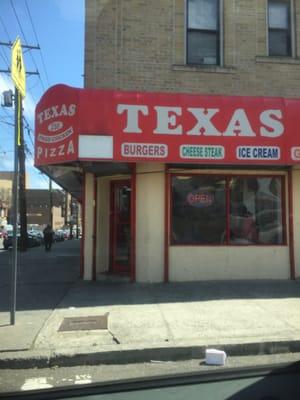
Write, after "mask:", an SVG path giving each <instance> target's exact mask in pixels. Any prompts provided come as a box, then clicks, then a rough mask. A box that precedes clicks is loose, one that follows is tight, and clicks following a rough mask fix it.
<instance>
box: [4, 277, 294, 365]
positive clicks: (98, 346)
mask: <svg viewBox="0 0 300 400" xmlns="http://www.w3.org/2000/svg"><path fill="white" fill-rule="evenodd" d="M35 313H37V314H38V315H36V314H35ZM106 313H108V329H104V330H95V329H94V330H70V331H59V328H60V326H61V324H62V322H63V320H64V318H70V317H83V316H84V317H87V316H99V315H104V314H106ZM206 347H218V348H220V349H224V350H225V351H226V352H227V353H228V355H229V356H234V355H248V354H249V355H250V354H251V355H254V354H271V353H280V352H282V353H284V352H296V351H300V284H299V283H298V282H293V281H259V282H256V281H255V282H254V281H251V282H247V281H238V282H199V283H196V282H193V283H170V284H167V285H165V284H152V285H146V284H130V283H111V282H81V281H76V282H75V283H74V284H73V285H72V286H71V287H70V289H69V290H68V291H67V293H66V294H65V295H64V297H63V298H62V300H61V301H60V302H59V303H58V304H57V306H56V307H55V309H53V310H47V309H44V310H38V311H36V310H24V311H19V312H18V314H17V319H16V326H3V325H2V326H0V368H4V367H5V368H17V367H20V368H21V367H22V368H26V367H33V366H39V367H46V366H49V365H82V364H96V363H112V364H118V363H130V362H146V361H150V360H176V359H189V358H201V357H203V354H204V350H205V348H206Z"/></svg>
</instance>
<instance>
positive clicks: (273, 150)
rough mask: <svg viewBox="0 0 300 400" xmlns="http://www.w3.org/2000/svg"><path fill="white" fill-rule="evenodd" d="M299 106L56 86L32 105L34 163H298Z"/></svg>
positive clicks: (275, 101) (263, 100) (292, 102)
mask: <svg viewBox="0 0 300 400" xmlns="http://www.w3.org/2000/svg"><path fill="white" fill-rule="evenodd" d="M299 109H300V99H283V98H278V97H277V98H271V97H245V96H243V97H240V96H202V95H199V96H198V95H188V94H171V93H141V92H122V91H115V90H92V89H75V88H70V87H68V86H64V85H57V86H54V87H52V88H51V89H49V90H48V91H47V92H46V93H45V94H44V96H43V97H42V99H41V101H40V102H39V104H38V105H37V108H36V143H35V163H36V165H43V164H52V163H64V162H69V161H73V160H78V159H82V160H83V159H89V160H103V159H106V160H107V159H111V160H113V161H123V162H127V161H159V162H167V163H199V164H248V165H251V164H252V165H290V164H296V163H300V134H299V132H300V113H299ZM102 138H106V139H107V140H102ZM108 138H109V140H108ZM100 147H103V148H102V149H101V148H100Z"/></svg>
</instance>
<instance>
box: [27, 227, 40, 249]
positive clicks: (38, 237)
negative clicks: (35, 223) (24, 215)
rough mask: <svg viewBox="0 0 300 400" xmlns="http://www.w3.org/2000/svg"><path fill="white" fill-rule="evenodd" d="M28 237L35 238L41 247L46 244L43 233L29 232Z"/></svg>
mask: <svg viewBox="0 0 300 400" xmlns="http://www.w3.org/2000/svg"><path fill="white" fill-rule="evenodd" d="M28 235H31V236H33V237H34V238H35V239H36V240H37V242H38V243H39V245H41V244H43V243H44V235H43V233H42V232H41V231H37V230H33V229H32V230H30V231H28Z"/></svg>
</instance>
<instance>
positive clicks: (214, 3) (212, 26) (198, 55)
mask: <svg viewBox="0 0 300 400" xmlns="http://www.w3.org/2000/svg"><path fill="white" fill-rule="evenodd" d="M220 1H221V0H187V64H206V65H218V64H220V17H219V16H220Z"/></svg>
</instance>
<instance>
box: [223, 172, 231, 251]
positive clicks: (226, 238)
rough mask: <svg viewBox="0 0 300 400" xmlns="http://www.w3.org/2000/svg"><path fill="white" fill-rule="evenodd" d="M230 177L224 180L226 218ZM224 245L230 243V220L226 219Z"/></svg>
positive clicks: (228, 206) (228, 211) (228, 207)
mask: <svg viewBox="0 0 300 400" xmlns="http://www.w3.org/2000/svg"><path fill="white" fill-rule="evenodd" d="M230 179H231V177H230V176H227V177H226V179H225V191H226V214H227V215H226V217H227V216H228V215H230V190H231V188H230ZM224 240H225V242H224V245H226V246H227V245H228V244H229V242H230V220H229V218H226V237H225V239H224Z"/></svg>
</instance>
